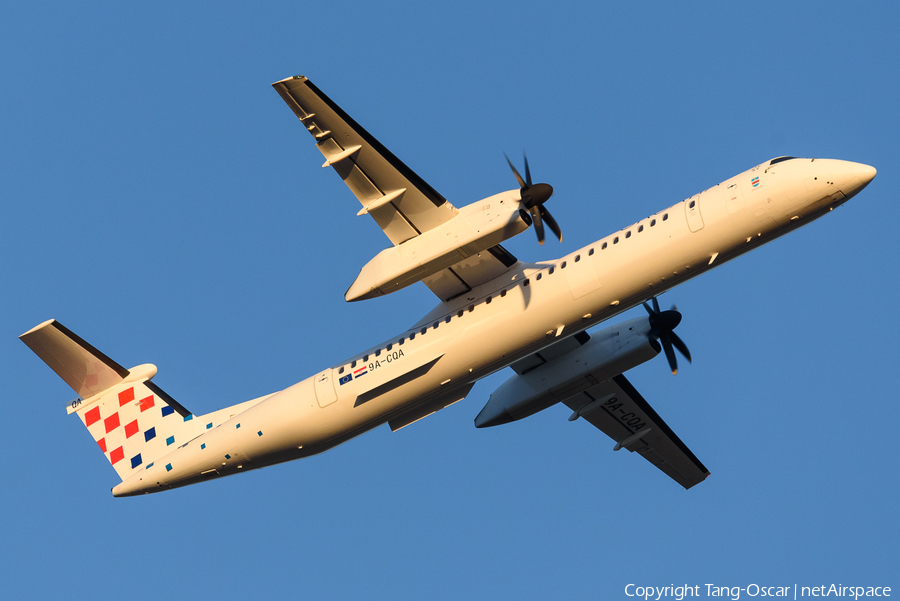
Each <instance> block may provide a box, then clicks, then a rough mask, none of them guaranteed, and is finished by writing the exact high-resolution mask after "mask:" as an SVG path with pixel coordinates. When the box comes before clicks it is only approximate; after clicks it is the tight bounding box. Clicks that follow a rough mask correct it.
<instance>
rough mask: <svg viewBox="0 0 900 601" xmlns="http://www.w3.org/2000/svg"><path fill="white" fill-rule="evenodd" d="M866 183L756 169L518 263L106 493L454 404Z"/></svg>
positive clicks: (852, 166)
mask: <svg viewBox="0 0 900 601" xmlns="http://www.w3.org/2000/svg"><path fill="white" fill-rule="evenodd" d="M874 176H875V170H874V169H873V168H872V167H868V166H866V165H861V164H859V163H851V162H847V161H839V160H831V159H789V160H783V161H780V162H778V161H776V162H775V164H771V165H770V162H769V161H767V162H765V163H763V164H761V165H759V166H757V167H754V168H753V169H750V170H748V171H745V172H744V173H741V174H740V175H737V176H735V177H733V178H731V179H729V180H727V181H725V182H722V183H721V184H718V185H716V186H713V187H712V188H709V189H708V190H706V191H704V192H702V193H700V194H698V195H695V196H692V197H691V198H689V199H687V200H685V201H682V202H679V203H677V204H675V205H673V206H671V207H668V208H667V209H664V210H662V211H660V212H659V213H656V214H655V215H651V216H649V217H647V218H646V219H643V220H641V221H639V222H638V223H635V224H634V225H632V226H630V227H627V228H625V229H622V230H620V231H618V232H615V233H613V234H610V235H609V236H607V237H605V238H603V239H601V240H598V241H596V242H594V243H592V244H590V245H588V246H585V247H584V248H581V249H579V250H577V251H575V252H573V253H570V254H568V255H566V256H564V257H560V258H559V259H556V260H553V261H547V262H543V263H532V264H526V263H519V264H518V265H516V266H514V267H513V268H512V269H511V270H510V271H509V272H507V273H506V274H504V275H503V276H501V277H499V278H497V279H495V280H493V281H491V282H488V283H486V284H484V285H482V286H479V287H478V288H476V289H474V290H472V291H471V292H469V293H468V294H466V295H464V297H460V298H456V299H452V300H450V301H448V302H444V303H441V304H440V305H438V306H437V307H435V309H434V310H433V311H431V312H430V313H429V314H428V315H427V316H425V317H424V318H423V319H422V320H421V321H420V322H419V323H417V324H416V325H415V326H414V327H413V328H411V329H409V330H407V331H405V332H403V333H401V334H398V335H397V336H395V337H393V338H391V339H389V340H388V341H386V342H384V343H382V344H380V345H378V346H376V347H374V348H372V349H369V350H368V351H366V352H364V353H360V354H359V355H356V356H354V357H352V358H351V359H349V360H347V361H345V362H344V363H341V364H339V365H336V366H334V367H331V368H328V369H326V370H324V371H322V372H320V373H318V374H316V375H315V376H313V377H310V378H307V379H306V380H303V381H302V382H299V383H298V384H295V385H293V386H291V387H289V388H287V389H285V390H283V391H280V392H277V393H275V394H273V395H270V396H268V397H264V399H263V400H261V401H260V402H258V403H256V404H255V405H253V406H251V407H250V408H249V409H246V410H245V411H243V412H241V413H238V414H237V415H235V416H234V417H233V418H231V419H230V420H229V421H225V422H224V423H222V424H221V425H219V426H217V427H215V428H213V429H211V430H209V431H207V432H205V433H204V434H202V435H201V436H198V437H197V438H195V439H194V440H192V441H190V442H188V443H186V444H185V445H182V446H181V447H179V448H178V449H176V450H174V451H172V452H171V453H170V454H169V455H167V456H166V457H164V458H161V459H158V460H156V461H155V462H154V464H153V465H152V467H150V468H149V469H144V470H141V471H140V472H138V473H136V474H134V475H133V476H132V477H130V478H129V479H127V480H125V481H124V482H122V483H121V484H119V485H118V486H116V487H115V488H114V489H113V493H114V494H115V495H116V496H126V495H134V494H141V493H147V492H155V491H158V490H161V489H167V488H172V487H176V486H183V485H187V484H191V483H194V482H198V481H202V480H205V479H208V478H212V477H219V476H225V475H230V474H233V473H237V472H239V471H243V470H248V469H255V468H259V467H264V466H267V465H271V464H273V463H279V462H282V461H288V460H291V459H297V458H301V457H305V456H309V455H312V454H315V453H320V452H322V451H325V450H327V449H330V448H333V447H334V446H336V445H338V444H340V443H342V442H345V441H346V440H348V439H350V438H352V437H354V436H358V435H359V434H362V433H363V432H365V431H367V430H370V429H372V428H374V427H376V426H379V425H381V424H384V423H387V422H390V423H391V425H392V427H394V428H395V429H396V428H397V427H402V426H403V425H405V424H407V423H411V422H412V421H415V420H416V419H418V418H420V417H423V416H425V415H427V414H428V413H430V412H433V411H435V410H438V409H441V408H443V407H444V406H446V405H448V404H451V403H453V402H456V401H458V400H460V399H462V398H463V397H464V396H465V395H466V393H468V391H469V390H470V389H471V387H472V385H473V384H474V382H475V381H476V380H478V379H480V378H483V377H485V376H487V375H489V374H491V373H493V372H495V371H497V370H499V369H501V368H503V367H505V366H508V365H510V364H511V363H513V362H515V361H517V360H519V359H521V358H523V357H525V356H527V355H529V354H531V353H534V352H536V351H538V350H540V349H541V348H543V347H546V346H548V345H550V344H553V343H554V342H557V341H559V340H560V339H561V338H563V337H566V336H569V335H571V334H575V333H577V332H580V331H582V330H584V329H586V328H589V327H592V326H594V325H596V324H598V323H600V322H602V321H605V320H607V319H609V318H611V317H613V316H615V315H617V314H619V313H621V312H623V311H626V310H628V309H630V308H632V307H634V306H635V305H636V304H638V303H640V302H642V301H644V300H647V299H648V298H650V297H653V296H656V295H659V294H661V293H663V292H664V291H666V290H668V289H670V288H672V287H673V286H676V285H677V284H680V283H681V282H683V281H685V280H688V279H690V278H692V277H695V276H697V275H699V274H701V273H703V272H705V271H707V270H708V269H712V268H713V267H717V266H718V265H720V264H722V263H724V262H725V261H728V260H730V259H733V258H734V257H736V256H738V255H741V254H743V253H745V252H748V251H750V250H752V249H754V248H756V247H758V246H760V245H762V244H765V243H766V242H769V241H771V240H773V239H775V238H776V237H778V236H781V235H784V234H785V233H788V232H790V231H792V230H794V229H796V228H798V227H800V226H802V225H805V224H806V223H809V222H810V221H811V220H813V219H815V218H817V217H819V216H821V215H823V214H825V213H827V212H828V211H830V210H831V209H833V208H834V207H836V206H838V205H840V204H841V203H843V202H845V201H846V200H847V199H849V198H850V197H851V196H853V195H854V194H856V193H857V192H858V191H859V190H861V189H862V188H863V187H865V185H866V184H868V183H869V181H871V179H872V178H873V177H874ZM201 447H202V448H201ZM226 455H227V456H228V457H229V461H227V462H226V460H225V459H224V457H225V456H226ZM235 457H237V458H239V462H234V461H233V460H231V459H232V458H235Z"/></svg>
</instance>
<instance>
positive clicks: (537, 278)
mask: <svg viewBox="0 0 900 601" xmlns="http://www.w3.org/2000/svg"><path fill="white" fill-rule="evenodd" d="M542 275H544V274H542V273H539V274H537V275H536V276H534V279H536V280H539V279H541V276H542Z"/></svg>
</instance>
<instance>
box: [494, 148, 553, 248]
mask: <svg viewBox="0 0 900 601" xmlns="http://www.w3.org/2000/svg"><path fill="white" fill-rule="evenodd" d="M503 156H505V157H506V162H507V163H509V168H510V169H512V172H513V175H515V176H516V181H518V182H519V186H520V188H521V190H520V192H521V195H522V204H524V205H525V208H526V209H528V213H529V214H530V215H531V220H532V221H533V222H534V231H535V233H536V234H537V239H538V244H543V243H544V222H546V223H547V227H549V228H550V231H552V232H553V233H554V234H556V237H557V238H559V241H560V242H562V231H561V230H560V229H559V225H558V224H557V223H556V220H555V219H554V218H553V215H551V214H550V211H548V210H547V209H546V208H545V207H544V203H545V202H547V201H548V200H550V197H551V196H553V186H551V185H550V184H532V183H531V170H530V169H528V157H527V156H525V154H524V153H523V156H525V179H522V176H521V175H519V172H518V171H517V170H516V168H515V166H514V165H513V164H512V161H510V160H509V157H508V156H506V154H505V153H504V155H503Z"/></svg>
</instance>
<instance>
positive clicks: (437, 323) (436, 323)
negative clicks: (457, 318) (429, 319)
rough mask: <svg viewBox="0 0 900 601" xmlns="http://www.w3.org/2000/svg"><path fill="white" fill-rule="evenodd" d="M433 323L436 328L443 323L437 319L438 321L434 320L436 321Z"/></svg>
mask: <svg viewBox="0 0 900 601" xmlns="http://www.w3.org/2000/svg"><path fill="white" fill-rule="evenodd" d="M431 325H432V326H434V329H435V330H436V329H438V326H439V325H441V322H439V321H436V322H434V323H433V324H431Z"/></svg>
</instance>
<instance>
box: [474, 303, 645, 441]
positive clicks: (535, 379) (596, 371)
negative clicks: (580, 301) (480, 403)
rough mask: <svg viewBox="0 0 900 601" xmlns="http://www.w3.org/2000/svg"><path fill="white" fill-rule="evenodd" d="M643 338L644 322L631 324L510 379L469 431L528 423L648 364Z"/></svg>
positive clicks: (593, 337)
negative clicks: (513, 423)
mask: <svg viewBox="0 0 900 601" xmlns="http://www.w3.org/2000/svg"><path fill="white" fill-rule="evenodd" d="M649 332H650V321H649V319H648V318H647V317H638V318H635V319H631V320H628V321H625V322H622V323H620V324H618V325H614V326H612V327H610V328H606V329H605V330H601V331H599V332H597V333H595V334H591V339H590V340H589V341H588V342H587V343H586V344H584V345H582V346H580V347H578V348H577V349H574V350H572V351H569V352H568V353H566V354H565V355H562V356H560V357H557V358H556V359H553V360H552V361H549V362H547V363H544V364H543V365H541V366H540V367H536V368H534V369H532V370H531V371H528V372H526V373H523V374H521V375H520V374H516V375H515V376H513V377H511V378H510V379H509V380H507V381H506V382H504V383H503V384H502V385H501V386H500V387H499V388H497V390H495V391H494V392H493V393H492V394H491V398H490V399H488V402H487V404H486V405H485V406H484V408H483V409H482V410H481V412H480V413H479V414H478V416H477V417H476V418H475V427H477V428H486V427H488V426H499V425H500V424H506V423H509V422H511V421H516V420H519V419H522V418H523V417H528V416H529V415H533V414H535V413H537V412H538V411H542V410H544V409H546V408H547V407H550V406H552V405H555V404H556V403H559V402H561V401H563V400H565V399H567V398H569V397H572V396H574V395H576V394H578V393H580V392H583V391H585V390H587V389H588V388H590V387H592V386H595V385H597V384H599V383H601V382H605V381H606V380H609V379H610V378H612V377H613V376H617V375H619V374H621V373H623V372H625V371H628V370H629V369H631V368H633V367H636V366H638V365H640V364H641V363H644V362H645V361H649V360H650V359H652V358H653V357H655V356H656V355H658V354H659V352H660V346H659V343H657V342H656V341H655V340H650V338H649V337H648V334H649Z"/></svg>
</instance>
